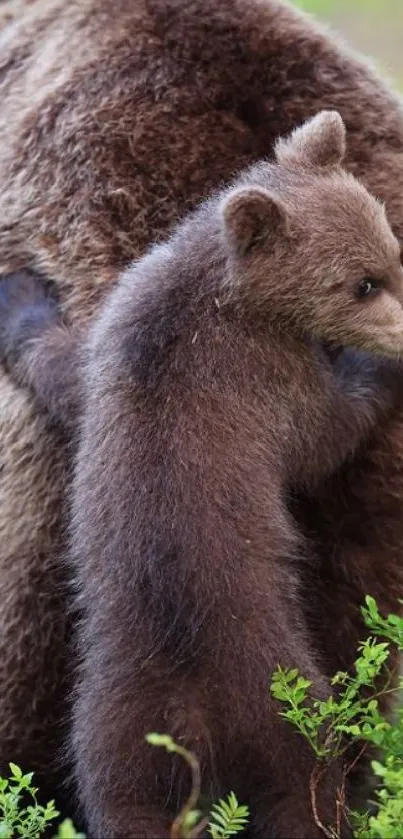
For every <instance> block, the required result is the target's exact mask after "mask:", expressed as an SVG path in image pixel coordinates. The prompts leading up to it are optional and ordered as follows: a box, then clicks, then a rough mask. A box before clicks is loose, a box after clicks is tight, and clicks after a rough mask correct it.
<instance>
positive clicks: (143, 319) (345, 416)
mask: <svg viewBox="0 0 403 839" xmlns="http://www.w3.org/2000/svg"><path fill="white" fill-rule="evenodd" d="M343 153H344V127H343V124H342V122H341V120H340V118H339V117H338V115H337V114H332V113H326V112H325V113H323V114H320V115H319V116H318V117H317V118H315V119H314V120H311V121H310V122H308V123H307V124H306V125H304V126H303V127H302V128H300V129H298V130H297V131H295V132H294V133H293V134H292V135H291V137H290V138H288V140H287V141H282V142H281V143H279V144H278V145H277V147H276V153H275V154H276V160H277V163H276V164H268V163H263V164H260V165H257V166H255V167H254V168H253V169H251V170H249V171H248V172H246V173H244V174H243V175H242V177H241V178H240V180H239V181H237V182H236V184H235V185H234V186H233V187H231V188H229V189H228V190H227V191H226V192H223V193H221V194H219V195H218V196H217V197H216V198H214V199H212V200H211V201H209V202H207V203H206V204H205V205H204V206H202V207H201V208H200V209H199V210H198V211H197V213H195V214H193V215H192V216H191V217H189V219H187V220H186V221H185V222H184V223H183V224H182V225H181V226H179V227H178V229H177V230H176V231H175V233H174V234H173V235H172V237H171V238H170V239H169V240H168V242H167V243H166V244H162V245H159V246H155V247H154V248H153V249H151V251H150V252H149V254H148V255H146V256H145V257H144V258H143V260H140V261H139V262H137V263H135V264H134V265H133V266H132V267H130V268H129V269H128V270H127V272H126V273H125V274H124V275H123V277H122V278H121V279H120V281H119V283H118V286H117V288H116V290H115V292H114V293H112V295H111V297H110V298H108V299H107V301H106V304H105V306H104V309H103V312H102V314H101V317H100V319H99V320H98V321H96V322H95V325H94V327H93V328H92V330H91V334H90V339H89V343H88V344H87V345H85V344H84V346H83V348H82V349H81V351H80V345H79V341H77V338H74V333H73V332H71V331H68V330H63V329H62V328H61V327H60V325H59V324H58V318H57V312H56V307H55V305H54V304H53V303H52V301H51V298H49V297H48V295H47V294H46V291H45V289H42V286H41V284H39V285H38V283H37V281H36V280H35V279H34V278H33V276H32V275H30V274H27V273H26V272H22V273H20V274H16V275H12V276H11V277H9V278H7V279H6V280H5V281H3V283H2V284H0V295H1V296H0V353H1V357H2V359H3V361H4V362H5V363H6V364H7V366H8V369H9V371H10V373H11V375H12V376H13V377H14V378H15V380H16V381H17V383H22V384H26V385H28V386H29V387H30V388H31V391H32V392H33V393H34V395H35V396H36V398H37V399H38V407H39V408H45V409H47V410H48V412H49V413H50V415H51V417H52V418H53V420H56V421H58V422H59V423H60V427H63V426H64V427H65V428H66V426H67V428H66V430H67V431H68V433H69V434H70V435H71V433H72V430H73V433H74V428H75V425H76V426H77V425H78V427H79V433H78V436H77V432H76V442H77V444H78V454H77V459H76V469H75V478H74V484H73V495H72V524H71V539H72V562H73V568H74V572H75V575H76V577H77V582H78V587H77V590H78V598H79V603H80V604H81V610H82V618H81V623H80V652H81V662H80V668H79V674H78V685H77V689H76V698H75V703H74V714H73V747H74V758H75V762H76V780H77V787H78V789H79V790H80V796H81V801H82V803H83V805H84V814H85V817H86V820H87V822H88V825H89V831H90V835H91V836H95V837H101V836H102V837H105V839H106V838H107V837H110V839H118V837H121V839H123V837H125V838H126V839H127V837H139V839H140V837H144V836H147V837H150V838H151V837H157V836H158V837H160V836H161V837H162V836H168V822H169V814H171V818H172V816H173V813H174V812H175V808H176V807H177V806H178V805H179V804H180V803H181V802H182V803H183V794H184V791H185V790H186V787H187V777H186V775H187V769H186V766H183V765H182V769H181V768H180V767H178V766H177V767H175V769H174V772H173V774H172V769H170V767H169V763H168V761H167V759H166V758H164V756H163V755H161V752H157V751H155V750H154V751H152V750H151V749H150V747H149V746H148V745H147V744H146V743H145V735H146V734H147V732H149V731H155V730H157V731H158V730H159V731H161V730H165V731H168V732H170V733H171V734H173V735H174V736H175V737H177V738H178V739H179V740H180V742H181V743H182V745H184V746H185V747H186V748H190V749H192V750H193V751H194V752H195V754H196V755H197V757H198V759H199V761H200V764H201V768H202V791H203V792H204V793H205V794H206V795H208V796H210V797H214V798H215V797H217V796H218V795H219V794H222V793H223V792H224V791H225V790H226V789H227V790H228V789H233V790H235V792H236V794H237V795H238V796H240V797H242V798H243V800H246V801H247V802H248V803H249V804H250V806H251V812H252V816H251V824H252V829H253V835H254V836H256V837H258V836H259V837H262V839H263V837H268V836H276V837H290V838H291V837H294V839H311V837H314V836H317V837H318V839H319V837H320V836H322V835H323V834H322V830H321V829H320V828H319V826H318V825H317V824H316V822H315V818H314V813H313V810H312V807H311V801H310V780H311V775H312V773H313V770H314V766H315V755H314V752H313V751H312V749H311V747H310V746H309V744H308V743H304V741H303V740H301V739H300V738H298V736H296V735H295V734H294V733H293V731H292V729H291V727H290V726H289V725H288V723H285V722H284V721H282V720H281V718H280V717H279V715H278V709H277V708H276V706H275V703H274V702H273V701H272V700H270V695H269V681H270V675H271V673H272V672H273V669H274V668H275V667H276V665H277V664H280V665H281V666H282V667H299V668H301V669H302V671H303V672H304V673H305V675H306V676H307V677H308V678H310V679H311V680H312V682H313V690H314V693H315V695H316V696H319V697H325V696H327V695H329V694H330V692H331V687H330V683H329V681H328V680H327V679H326V677H325V676H324V674H323V673H322V671H321V668H320V656H318V654H317V650H316V646H315V645H313V644H312V642H311V639H310V637H309V632H308V630H307V627H306V621H305V616H304V613H303V608H302V603H301V597H300V585H299V573H298V570H296V568H295V567H293V565H294V563H295V560H296V558H297V557H298V554H299V552H300V551H301V547H302V545H301V540H300V537H299V533H298V530H297V529H296V527H295V526H294V524H293V521H292V518H291V517H290V515H289V512H288V509H287V504H286V499H287V496H288V494H289V492H290V489H292V488H294V489H295V488H297V487H304V488H306V489H313V488H314V487H315V486H316V485H317V483H318V481H319V480H320V479H323V478H324V477H325V476H327V475H331V474H332V473H333V472H334V470H335V468H337V467H338V466H339V464H340V463H342V462H343V461H344V460H345V459H346V457H347V456H348V455H349V454H351V453H352V452H354V451H355V450H356V448H357V447H358V445H359V444H360V442H362V441H363V440H365V439H366V438H367V436H368V433H369V431H370V429H371V428H373V427H374V426H375V424H376V422H377V421H378V420H379V418H380V417H382V416H385V415H386V414H387V413H388V412H389V411H390V409H391V407H393V405H394V404H396V399H397V398H398V397H399V396H400V401H401V399H402V396H403V373H402V370H401V368H400V366H399V365H393V364H392V363H385V364H381V363H380V362H378V363H372V364H371V361H370V359H368V357H365V356H361V355H359V354H357V355H356V356H352V357H351V358H346V356H345V355H343V354H342V355H341V356H339V360H338V361H336V362H335V363H334V364H333V366H332V365H331V364H330V362H326V360H325V357H324V356H323V354H322V353H321V352H320V350H319V348H318V344H317V343H315V339H316V340H317V339H324V340H327V341H333V340H335V339H337V340H338V342H339V343H340V344H347V345H352V346H357V347H359V348H360V347H364V348H367V347H368V346H369V345H371V346H373V345H375V346H376V349H377V350H381V349H384V350H385V351H386V352H391V350H392V347H391V335H393V342H396V341H398V343H397V344H396V345H395V347H394V349H395V351H398V350H401V348H402V346H403V328H402V325H403V311H402V307H401V302H400V301H401V300H402V299H403V269H402V267H401V264H400V248H399V246H398V243H397V241H396V239H395V238H394V236H393V235H392V233H391V230H390V228H389V226H388V224H387V221H386V217H385V213H384V210H383V208H382V207H381V205H380V204H379V203H377V202H376V201H375V200H374V199H373V198H372V197H371V196H370V195H369V194H368V193H367V192H366V190H365V189H364V188H363V187H362V186H361V185H360V184H359V183H358V182H357V181H356V180H355V179H354V178H352V177H351V176H350V175H347V174H346V173H345V172H344V171H343V170H342V168H341V166H340V162H341V159H342V157H343ZM363 277H365V278H366V280H365V289H367V284H368V283H371V278H372V281H373V282H374V286H373V291H372V293H371V291H369V293H368V296H369V297H372V299H367V294H365V296H362V278H363ZM379 278H381V279H379ZM378 281H379V282H381V283H382V287H380V286H379V285H378ZM329 312H330V313H332V315H331V316H330V315H329ZM382 330H383V331H382ZM80 358H81V364H82V367H80V366H79V365H77V360H80ZM80 369H81V370H82V379H83V380H82V382H81V384H80ZM75 379H77V381H75ZM80 404H81V408H80ZM80 413H82V415H83V417H82V419H81V421H79V414H80ZM69 429H70V431H69ZM318 659H319V660H318ZM245 685H249V686H250V691H248V690H245ZM341 782H342V767H341V766H340V767H337V766H334V767H333V768H332V770H329V772H328V774H327V776H326V777H325V778H324V779H323V781H322V784H321V786H320V790H319V792H318V796H317V806H318V812H319V814H320V818H321V820H322V822H323V823H324V824H325V825H326V827H327V828H329V829H330V828H331V827H332V826H334V825H335V823H336V799H337V796H338V791H337V790H338V785H340V784H341ZM347 833H348V831H347V828H346V825H345V824H344V825H343V829H342V832H341V834H340V835H347Z"/></svg>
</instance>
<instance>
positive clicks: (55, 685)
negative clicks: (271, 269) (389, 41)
mask: <svg viewBox="0 0 403 839" xmlns="http://www.w3.org/2000/svg"><path fill="white" fill-rule="evenodd" d="M16 2H17V0H10V3H9V7H10V10H11V12H12V11H13V6H15V3H16ZM16 8H17V11H18V14H16V16H15V19H14V20H10V22H9V23H8V24H7V25H6V26H5V28H4V29H3V31H2V33H1V35H0V80H1V87H0V145H1V149H2V155H1V159H0V218H1V221H0V269H1V270H4V271H9V270H12V269H15V268H19V267H21V266H27V267H32V268H34V269H39V270H41V271H43V272H44V273H46V275H47V276H49V277H51V278H52V279H54V280H55V282H56V283H57V285H58V288H59V289H60V295H61V298H62V301H63V304H64V306H65V308H66V310H67V311H68V312H69V314H70V316H71V317H72V318H73V319H75V320H78V319H81V320H86V319H88V318H89V317H90V316H91V314H92V313H93V311H94V310H95V309H96V308H97V306H98V304H99V301H100V300H101V299H102V296H103V293H104V292H105V290H106V289H107V288H108V287H110V285H111V284H112V283H113V282H114V280H115V277H116V275H117V272H118V271H119V270H120V269H121V268H122V266H123V265H125V264H126V263H127V262H128V261H129V260H131V259H132V258H134V257H136V256H139V255H140V254H141V253H142V252H143V251H144V249H145V248H146V246H147V244H148V243H149V242H150V241H152V240H154V239H157V238H159V237H161V236H162V235H163V234H164V233H165V231H166V230H167V229H168V228H169V227H170V226H171V225H172V223H173V222H174V221H176V220H177V218H178V216H179V215H181V214H182V213H183V211H184V210H185V209H187V208H189V207H190V206H192V205H193V204H194V203H195V202H196V201H197V200H198V199H199V198H200V197H202V196H204V195H206V194H208V193H209V191H210V190H211V189H212V188H213V187H214V186H216V185H217V184H218V183H221V182H222V181H225V180H227V179H228V178H229V177H230V176H231V175H232V174H233V173H234V172H235V171H237V170H238V169H239V168H241V166H244V165H245V164H246V163H249V162H251V161H253V160H255V159H257V158H258V157H261V156H263V155H265V154H268V153H270V150H271V146H272V144H273V141H274V139H275V138H276V137H277V136H278V135H279V134H284V133H286V132H288V131H289V129H290V128H292V127H293V126H294V125H295V124H297V123H300V122H302V121H303V119H305V118H306V117H308V116H310V115H312V114H314V113H316V112H317V111H319V110H320V109H321V108H323V107H327V108H335V109H337V110H338V111H340V113H341V114H342V116H343V118H344V120H345V122H346V126H347V130H348V149H349V158H348V160H347V165H348V166H349V168H350V169H351V171H353V172H354V173H355V174H359V175H361V177H362V179H363V181H364V182H365V184H366V186H368V187H369V188H370V189H372V190H373V191H374V192H375V193H376V194H377V195H378V196H379V197H380V198H382V199H383V200H385V201H386V203H387V209H388V216H389V219H390V221H391V222H392V225H393V227H394V231H395V232H396V234H397V235H398V236H399V238H400V240H401V241H402V242H403V113H402V110H401V106H400V103H399V100H398V98H397V97H396V96H395V95H394V94H393V93H391V92H389V90H388V89H387V88H386V87H385V86H384V85H383V84H382V83H381V82H380V81H379V80H378V79H377V78H376V77H375V76H374V75H373V73H372V71H371V70H370V69H369V68H368V67H367V66H366V65H365V64H364V63H361V62H360V61H358V60H357V59H356V58H355V57H354V56H353V55H352V54H350V53H348V52H344V51H343V48H342V47H340V46H339V45H338V44H337V43H335V42H334V41H333V40H332V39H331V38H330V37H328V36H327V35H326V34H325V33H324V32H323V31H322V30H320V29H318V28H316V27H314V26H313V25H312V24H311V23H310V22H309V21H308V20H307V19H306V18H304V17H303V16H301V15H300V14H299V13H297V12H295V11H294V10H292V9H291V8H290V7H288V6H286V5H283V4H282V3H278V2H262V0H248V1H247V0H221V2H220V3H219V4H217V3H215V2H213V0H189V2H185V1H184V0H148V1H147V0H133V2H132V3H130V4H129V3H127V0H113V2H112V0H72V2H70V3H66V2H65V0H33V2H30V3H26V4H24V3H19V4H18V6H16ZM0 387H1V395H0V400H1V415H0V581H1V590H2V607H1V617H0V621H1V623H0V626H1V634H0V762H1V764H2V765H3V764H4V763H6V762H7V761H8V760H14V761H16V762H19V763H21V765H22V766H23V768H24V769H35V770H36V771H38V772H39V776H40V773H41V772H43V775H44V777H46V779H47V780H48V781H51V777H52V775H51V766H52V763H53V761H54V756H55V749H56V748H57V744H58V742H59V738H60V737H61V734H62V726H61V720H62V718H63V711H62V706H61V705H60V702H61V703H62V705H63V696H64V695H65V693H66V692H67V686H66V683H65V681H63V680H64V679H65V658H66V656H65V653H66V643H67V629H68V628H67V626H66V600H65V593H64V584H65V579H64V578H65V572H64V570H63V568H62V564H61V562H60V550H61V544H62V542H63V539H62V537H61V531H60V527H61V493H62V490H63V485H64V483H65V481H66V459H65V452H64V448H63V445H62V442H60V445H59V446H55V444H54V442H52V437H51V436H50V435H49V434H48V432H47V429H46V422H45V419H44V418H43V417H41V416H38V415H37V414H36V413H34V412H33V410H32V407H31V406H30V403H29V399H27V398H26V397H25V395H24V394H22V393H20V392H18V391H17V390H16V389H15V388H14V387H13V386H12V385H11V383H10V382H9V380H8V379H7V378H6V377H5V376H2V378H1V382H0ZM402 423H403V418H402V420H399V418H397V419H394V420H393V421H391V425H390V428H389V429H385V430H383V429H382V431H381V433H380V435H379V440H376V441H375V442H374V444H373V448H371V447H369V448H368V452H367V453H366V454H365V456H364V461H363V463H362V465H361V466H360V468H357V467H356V466H354V467H353V469H352V471H351V472H350V473H349V476H348V479H347V480H346V481H345V483H344V484H343V496H342V502H340V503H343V504H345V505H346V506H347V507H348V508H350V507H351V504H350V498H351V500H352V501H351V503H352V504H353V505H358V502H359V505H360V506H359V511H358V513H357V517H356V518H355V519H354V540H355V541H354V544H353V543H352V542H351V540H349V542H348V553H347V554H346V553H345V542H344V540H345V538H347V537H349V535H350V534H349V533H343V534H342V536H343V538H342V539H341V538H340V539H339V538H338V535H337V534H336V536H335V533H334V530H335V527H336V528H338V526H339V525H338V511H336V518H335V520H333V517H334V507H333V492H334V491H335V490H334V491H333V492H331V493H330V499H326V498H325V499H324V501H323V504H324V507H323V509H321V521H322V522H323V532H321V534H320V536H321V539H322V542H321V543H320V545H325V546H326V550H325V551H324V555H323V556H324V559H323V564H324V566H326V567H325V568H324V569H323V571H322V572H321V578H320V580H319V582H318V580H317V579H316V580H315V585H317V591H319V592H320V597H319V608H318V610H317V611H316V613H315V616H314V620H315V626H316V627H317V628H318V632H319V640H320V643H322V641H323V638H324V636H326V635H328V634H329V633H330V636H329V637H330V638H331V639H334V642H333V640H332V641H331V645H330V646H329V645H328V643H327V641H326V645H325V646H326V650H324V655H325V658H326V662H325V666H327V667H328V668H329V670H331V669H333V667H334V666H335V665H336V664H341V663H343V661H344V660H345V661H347V662H348V661H350V660H351V656H352V650H353V648H354V642H355V638H356V634H357V632H359V631H360V625H359V624H357V623H356V621H355V617H354V614H353V611H352V610H351V608H350V604H351V603H352V604H353V605H354V608H355V606H356V603H358V602H359V601H360V599H361V598H362V595H363V593H366V592H367V591H371V593H373V594H375V595H376V596H377V597H378V599H379V602H380V605H381V607H387V608H391V607H392V606H394V605H395V600H396V598H397V597H398V596H401V595H402V592H403V573H402V572H401V571H400V549H401V544H402V542H403V538H402V537H403V522H402V523H401V516H400V512H401V504H400V495H401V491H402V482H403V427H402ZM372 472H374V473H375V474H376V481H377V484H376V485H375V486H372V485H371V484H369V482H368V478H367V475H368V474H372ZM337 480H340V479H339V478H338V479H337ZM378 484H380V488H379V487H378ZM373 492H375V495H373ZM353 509H354V506H353ZM377 509H380V510H381V511H382V516H379V517H374V516H373V517H372V518H371V529H372V530H371V543H370V545H368V544H367V526H368V522H367V520H366V519H367V516H369V515H370V514H371V515H372V514H373V512H374V510H375V512H376V510H377ZM366 511H367V512H366ZM385 518H386V524H385ZM343 527H344V525H343ZM326 528H327V529H326ZM357 542H358V543H359V544H358V547H359V550H358V551H356V550H355V546H356V544H357ZM328 544H331V545H332V546H333V544H334V546H335V547H334V553H329V551H328ZM346 557H347V558H346ZM363 569H365V571H364V570H363ZM327 575H328V576H329V577H330V579H331V586H330V587H329V583H328V579H327ZM329 602H331V605H332V609H330V608H329ZM312 603H315V592H312ZM318 615H320V621H319V622H318V619H317V618H318ZM332 616H333V617H332ZM322 620H323V624H322V622H321V621H322ZM340 631H342V632H343V636H342V637H343V643H344V644H345V647H344V649H343V650H342V649H341V648H340V642H339V635H338V633H339V632H340Z"/></svg>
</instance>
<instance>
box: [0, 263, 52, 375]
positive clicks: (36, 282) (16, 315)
mask: <svg viewBox="0 0 403 839" xmlns="http://www.w3.org/2000/svg"><path fill="white" fill-rule="evenodd" d="M58 320H59V313H58V305H57V300H56V297H55V295H53V296H52V292H51V287H50V284H49V283H48V282H46V281H45V280H44V279H43V278H42V277H40V276H39V275H38V274H35V273H34V272H32V271H29V270H25V269H24V270H22V271H17V272H15V273H12V274H6V275H4V276H2V277H1V276H0V362H2V363H3V364H5V365H6V366H8V365H12V364H14V363H15V362H16V361H18V358H19V357H20V355H21V352H22V351H23V349H24V346H25V344H26V343H27V341H30V340H31V339H32V338H35V337H38V336H39V335H41V333H42V332H43V331H44V330H45V329H47V328H48V327H49V326H52V325H53V324H55V323H57V322H58Z"/></svg>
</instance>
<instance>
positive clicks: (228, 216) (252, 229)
mask: <svg viewBox="0 0 403 839" xmlns="http://www.w3.org/2000/svg"><path fill="white" fill-rule="evenodd" d="M221 212H222V218H223V226H224V235H225V238H226V240H227V242H228V244H229V246H230V248H231V250H233V251H235V252H236V253H237V254H238V255H239V256H245V255H246V254H247V253H248V252H249V251H250V250H252V248H254V247H255V246H256V247H258V246H259V245H262V246H269V247H270V244H271V243H272V244H273V245H274V242H275V241H276V239H278V237H279V236H285V235H286V233H287V213H286V210H285V208H284V207H283V205H282V204H281V202H280V200H279V199H278V198H277V196H275V195H273V194H272V193H271V192H268V191H267V190H265V189H260V188H259V187H243V188H242V187H241V188H240V189H237V190H234V192H232V193H231V195H229V197H228V198H225V199H224V201H223V203H222V206H221Z"/></svg>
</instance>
